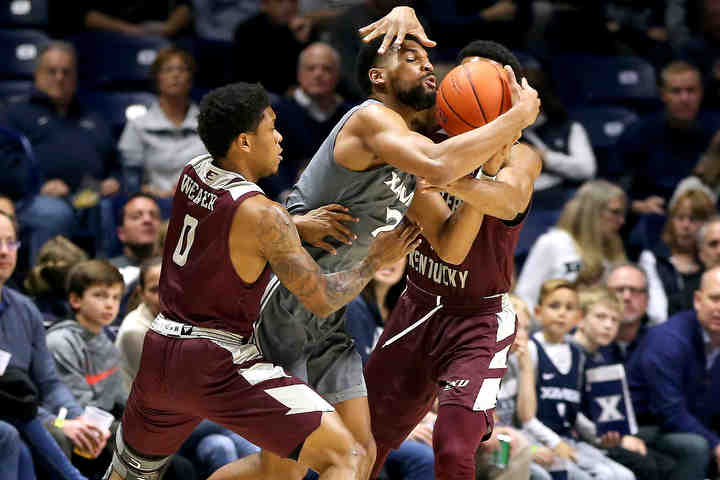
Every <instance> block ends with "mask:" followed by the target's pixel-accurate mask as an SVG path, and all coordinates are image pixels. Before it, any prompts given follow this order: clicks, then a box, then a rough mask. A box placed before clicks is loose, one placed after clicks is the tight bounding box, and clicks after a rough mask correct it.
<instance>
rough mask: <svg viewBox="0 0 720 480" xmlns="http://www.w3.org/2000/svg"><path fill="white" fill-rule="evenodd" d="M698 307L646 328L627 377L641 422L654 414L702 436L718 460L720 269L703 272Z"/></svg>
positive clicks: (668, 425)
mask: <svg viewBox="0 0 720 480" xmlns="http://www.w3.org/2000/svg"><path fill="white" fill-rule="evenodd" d="M694 305H695V310H694V311H687V312H682V313H678V314H677V315H674V316H673V317H671V318H670V319H669V320H668V321H667V322H666V323H664V324H662V325H659V326H657V327H654V328H652V329H651V330H650V331H648V333H647V335H646V337H645V339H644V340H643V342H642V343H641V345H640V346H639V347H638V350H637V352H636V353H635V355H634V356H633V358H632V359H631V361H630V362H629V364H628V380H629V384H630V389H631V391H632V395H633V404H634V406H635V410H636V412H637V415H638V420H639V421H640V422H641V423H642V421H643V418H645V419H647V418H652V419H654V421H655V422H657V423H659V424H660V426H661V427H662V428H663V430H665V431H668V432H691V433H696V434H698V435H700V436H702V437H703V438H705V440H706V441H707V443H708V445H709V446H710V448H711V450H712V451H713V453H714V457H715V459H716V461H719V463H720V435H719V432H720V406H719V405H718V403H717V400H716V399H717V398H718V397H719V396H720V362H716V361H715V360H716V358H717V355H718V353H720V319H719V318H720V317H719V316H718V315H717V313H716V312H717V311H718V308H719V307H718V305H720V268H713V269H710V270H708V271H707V272H706V273H705V274H704V275H703V278H702V281H701V284H700V289H699V290H697V291H696V292H695V298H694Z"/></svg>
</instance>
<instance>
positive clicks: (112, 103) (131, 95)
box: [79, 91, 155, 139]
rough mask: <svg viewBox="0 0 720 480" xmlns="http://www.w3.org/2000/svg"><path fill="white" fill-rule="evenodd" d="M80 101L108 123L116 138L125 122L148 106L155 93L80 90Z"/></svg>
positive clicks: (118, 136)
mask: <svg viewBox="0 0 720 480" xmlns="http://www.w3.org/2000/svg"><path fill="white" fill-rule="evenodd" d="M79 100H80V102H81V103H82V104H83V105H85V106H87V107H88V108H89V109H91V110H93V111H95V112H97V113H99V114H100V115H102V116H103V118H105V120H106V121H107V122H108V123H109V124H110V127H111V128H112V132H113V134H114V135H115V138H116V139H119V138H120V134H121V133H122V130H123V128H124V127H125V122H126V121H127V120H128V119H132V118H136V117H138V116H140V115H142V114H144V113H145V112H147V109H148V108H149V107H150V104H151V103H152V102H153V101H154V100H155V95H153V94H152V93H148V92H106V91H90V92H84V91H83V92H80V94H79Z"/></svg>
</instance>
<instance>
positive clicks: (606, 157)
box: [0, 0, 661, 258]
mask: <svg viewBox="0 0 720 480" xmlns="http://www.w3.org/2000/svg"><path fill="white" fill-rule="evenodd" d="M47 10H48V8H47V0H11V1H10V2H8V3H6V4H5V7H3V9H2V11H0V58H2V59H3V61H2V62H0V99H2V100H4V101H12V99H13V97H18V96H22V95H25V94H27V93H28V92H29V91H30V90H31V88H32V84H33V80H32V78H33V70H34V65H35V59H36V57H37V54H38V52H39V51H40V49H41V47H42V46H43V45H44V44H46V43H47V42H49V41H50V38H49V36H48V35H47V34H46V33H45V32H44V31H43V28H44V27H45V26H46V25H47V23H48V18H47ZM65 40H69V41H70V42H72V43H73V44H74V45H75V47H76V49H77V52H78V63H79V64H78V72H79V78H78V98H79V100H80V101H81V102H82V103H84V104H86V105H87V106H89V107H90V108H91V109H93V110H95V111H97V112H98V113H100V114H101V115H103V116H104V117H105V118H106V120H107V121H108V122H109V123H110V125H111V127H112V130H113V132H114V134H115V137H116V138H119V136H120V133H121V132H122V129H123V126H124V124H125V122H126V120H127V119H128V118H133V117H135V116H139V115H141V114H143V113H144V112H145V111H146V109H147V107H148V106H149V105H150V103H151V102H152V101H153V99H154V94H153V93H152V91H151V90H152V87H151V83H150V81H149V69H150V65H151V64H152V62H153V60H154V58H155V55H156V52H157V51H158V50H159V49H161V48H163V47H165V46H167V45H168V44H169V43H170V41H169V40H168V39H166V38H163V37H131V36H126V35H121V34H116V33H112V32H100V31H89V32H83V33H81V34H79V35H76V36H73V37H71V38H67V39H65ZM218 48H219V46H218ZM516 53H517V55H518V57H519V58H520V60H521V61H522V62H523V63H524V64H526V65H532V64H533V63H539V62H538V61H537V60H536V59H535V58H533V56H532V55H531V54H529V53H527V52H516ZM210 57H212V59H211V60H210V59H209V58H205V59H203V58H202V57H201V58H198V61H199V70H200V71H203V74H202V75H200V76H198V78H197V79H196V82H195V83H196V86H195V88H194V89H193V92H192V97H193V98H194V99H195V100H196V101H197V100H199V99H200V98H201V97H202V95H203V94H204V93H206V92H207V91H208V90H209V89H211V88H213V87H215V86H218V85H214V84H210V83H208V82H206V84H203V79H213V80H217V79H222V78H227V70H228V68H229V67H228V65H229V62H231V61H232V59H231V58H229V57H227V56H224V55H219V54H213V55H210ZM223 58H224V61H223V60H220V59H223ZM543 67H544V68H545V69H546V70H548V71H549V72H550V73H551V77H552V79H553V82H554V85H555V90H556V92H557V93H558V95H559V96H560V98H561V100H562V101H563V102H564V103H565V105H566V107H567V108H568V111H569V114H570V117H571V118H572V119H574V120H577V121H578V122H580V123H581V124H582V125H583V126H584V127H585V129H586V130H587V132H588V135H589V137H590V140H591V144H592V146H593V148H594V151H595V155H596V158H597V165H598V172H597V176H598V177H601V178H609V179H615V178H617V177H618V176H620V174H621V173H622V171H623V166H622V165H617V164H615V163H616V162H615V161H614V157H613V155H611V153H612V150H613V148H614V145H615V143H616V142H617V140H618V138H619V137H620V135H621V134H622V133H623V131H624V130H625V129H626V128H627V126H628V125H630V124H631V123H633V122H635V121H636V120H637V119H638V118H639V117H640V116H641V115H643V114H645V113H648V112H652V111H656V110H658V109H660V107H661V104H660V101H659V96H658V88H657V82H656V71H655V69H654V67H653V66H652V65H651V64H650V63H649V62H648V61H647V60H645V59H642V58H639V57H599V56H591V55H557V56H554V57H553V58H552V60H551V64H550V65H544V66H543ZM18 141H22V139H18ZM557 213H558V212H555V211H552V212H542V211H541V209H540V210H539V211H538V210H536V211H535V212H533V217H534V218H533V221H532V222H528V225H526V228H525V229H524V232H523V234H522V236H521V239H520V243H519V245H518V251H517V254H518V258H524V255H525V254H526V253H527V250H528V249H529V248H530V246H531V244H532V242H533V241H534V240H535V239H536V238H537V236H538V235H539V234H541V233H542V232H543V231H544V230H545V229H546V228H547V227H548V226H550V225H552V223H554V221H555V219H556V217H557Z"/></svg>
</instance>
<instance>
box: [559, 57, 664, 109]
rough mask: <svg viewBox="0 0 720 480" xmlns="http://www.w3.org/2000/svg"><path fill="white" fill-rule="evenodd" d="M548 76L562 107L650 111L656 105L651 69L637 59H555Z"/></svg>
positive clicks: (650, 66) (655, 88)
mask: <svg viewBox="0 0 720 480" xmlns="http://www.w3.org/2000/svg"><path fill="white" fill-rule="evenodd" d="M551 74H552V78H553V82H554V84H555V90H556V91H557V92H558V94H559V95H560V97H561V98H562V100H563V101H564V102H565V104H566V105H568V106H572V105H587V104H613V105H622V106H625V107H629V108H636V109H642V110H650V109H654V108H657V106H658V105H659V96H658V87H657V79H656V77H655V69H654V68H653V66H652V65H651V64H650V63H649V62H647V61H646V60H644V59H642V58H639V57H627V56H626V57H600V56H587V55H558V56H555V57H553V59H552V62H551Z"/></svg>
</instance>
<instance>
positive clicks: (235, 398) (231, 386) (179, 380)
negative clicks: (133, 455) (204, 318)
mask: <svg viewBox="0 0 720 480" xmlns="http://www.w3.org/2000/svg"><path fill="white" fill-rule="evenodd" d="M256 353H257V350H256V348H255V346H254V345H252V344H249V345H247V344H246V345H242V344H237V342H236V343H234V344H233V343H232V342H231V343H228V342H223V341H218V340H209V339H206V338H173V337H168V336H165V335H161V334H159V333H157V332H155V331H152V330H149V331H148V332H147V334H146V335H145V343H144V345H143V354H142V360H141V363H140V369H139V372H138V375H137V377H136V378H135V382H134V383H133V388H132V392H131V393H130V398H129V399H128V402H127V406H126V408H125V413H124V415H123V424H122V429H123V430H122V431H123V437H124V440H125V442H126V443H127V444H128V445H129V446H130V447H132V448H133V450H135V451H136V452H138V453H139V454H142V455H148V456H167V455H170V454H173V453H175V452H176V451H177V450H178V449H179V448H180V445H182V443H183V442H184V441H185V439H186V438H187V437H188V436H189V435H190V433H191V432H192V431H193V429H195V427H196V426H197V425H198V423H200V421H201V420H203V419H204V418H207V419H209V420H211V421H213V422H215V423H218V424H220V425H223V426H225V427H227V428H229V429H230V430H232V431H234V432H236V433H238V434H240V435H242V436H243V437H244V438H246V439H248V440H249V441H251V442H253V443H254V444H256V445H259V446H260V447H261V448H263V449H267V450H269V451H271V452H273V453H275V454H277V455H279V456H281V457H287V456H289V455H290V454H292V453H293V452H294V451H295V450H296V449H297V448H298V447H299V446H300V445H301V444H302V442H303V441H305V439H306V438H307V437H308V436H309V435H310V434H311V433H312V432H313V431H314V430H315V429H317V428H318V426H319V425H320V421H321V416H322V412H326V411H332V410H333V408H332V407H331V406H330V405H329V404H328V403H327V402H326V401H325V400H323V399H322V398H321V397H320V396H319V395H318V394H317V393H315V392H314V391H313V390H312V389H311V388H310V387H308V386H307V385H306V384H305V383H303V382H302V381H300V380H298V379H296V378H295V377H291V376H288V375H287V374H286V373H285V371H284V370H283V369H282V367H279V366H276V365H273V364H271V363H268V362H267V361H265V360H263V359H262V358H253V357H258V355H257V354H256ZM233 358H235V359H236V361H238V363H237V364H236V363H233ZM243 358H245V359H247V358H253V359H252V360H243Z"/></svg>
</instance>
